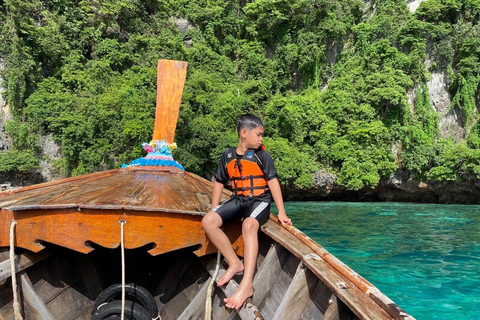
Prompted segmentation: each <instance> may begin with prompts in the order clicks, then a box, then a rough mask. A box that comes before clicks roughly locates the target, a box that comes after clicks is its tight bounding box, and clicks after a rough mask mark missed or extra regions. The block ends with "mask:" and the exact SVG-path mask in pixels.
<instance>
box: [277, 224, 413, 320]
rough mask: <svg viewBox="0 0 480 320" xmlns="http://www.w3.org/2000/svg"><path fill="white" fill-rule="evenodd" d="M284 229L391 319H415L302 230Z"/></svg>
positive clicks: (290, 227)
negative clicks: (360, 291)
mask: <svg viewBox="0 0 480 320" xmlns="http://www.w3.org/2000/svg"><path fill="white" fill-rule="evenodd" d="M270 220H271V222H274V223H276V224H277V225H279V224H280V223H279V221H278V219H277V218H276V217H274V216H273V215H271V217H270ZM283 228H284V230H286V231H288V232H289V233H290V234H292V235H293V236H294V238H296V239H297V240H299V241H301V242H303V243H304V244H306V245H307V247H308V248H309V249H310V250H312V251H313V254H316V255H318V256H319V257H320V258H321V259H322V260H323V261H325V262H326V263H327V264H328V265H329V266H330V267H331V268H332V269H334V270H335V271H336V272H338V273H339V274H341V276H342V277H344V278H346V279H348V281H347V283H351V284H353V285H354V286H356V287H357V288H359V289H360V290H362V291H363V292H364V293H365V294H366V295H367V296H368V297H369V298H370V301H372V302H374V303H375V304H376V305H378V306H379V307H380V308H381V309H383V310H384V311H385V312H387V313H388V314H389V316H390V318H391V319H397V320H413V319H415V318H413V317H412V316H411V315H409V314H408V313H406V312H405V311H404V310H403V309H402V308H401V307H400V306H398V305H397V304H396V303H395V302H393V301H392V300H390V298H388V297H387V296H385V295H384V294H383V293H382V292H381V291H380V290H378V288H376V287H375V286H374V285H372V284H371V283H370V282H368V281H367V280H366V279H364V278H363V277H362V276H360V275H359V274H358V273H356V272H355V271H353V270H352V269H350V268H349V267H348V266H347V265H345V264H344V263H343V262H342V261H340V260H339V259H337V258H336V257H335V256H334V255H332V254H331V253H330V252H328V251H327V250H325V249H324V248H323V247H322V246H320V245H319V244H318V243H316V242H315V241H313V239H311V238H310V237H308V236H307V235H306V234H304V233H303V232H301V231H300V230H298V229H297V228H295V227H293V226H285V227H283ZM311 254H312V253H311ZM311 254H310V255H311ZM342 300H343V301H344V302H345V303H347V304H348V301H345V300H344V299H342Z"/></svg>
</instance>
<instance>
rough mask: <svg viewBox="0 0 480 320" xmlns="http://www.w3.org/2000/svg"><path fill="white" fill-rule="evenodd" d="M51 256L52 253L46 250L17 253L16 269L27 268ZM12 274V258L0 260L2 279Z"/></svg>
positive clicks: (0, 275)
mask: <svg viewBox="0 0 480 320" xmlns="http://www.w3.org/2000/svg"><path fill="white" fill-rule="evenodd" d="M49 256H50V254H49V252H48V251H46V250H43V251H40V252H39V253H33V252H25V253H22V254H19V255H15V259H14V260H15V270H16V272H20V271H22V270H25V269H27V268H28V267H30V266H33V265H34V264H36V263H38V262H40V261H42V260H44V259H45V258H47V257H49ZM11 274H12V270H11V267H10V259H7V260H4V261H2V262H0V281H2V280H4V279H7V278H9V277H10V276H11Z"/></svg>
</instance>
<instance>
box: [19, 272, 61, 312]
mask: <svg viewBox="0 0 480 320" xmlns="http://www.w3.org/2000/svg"><path fill="white" fill-rule="evenodd" d="M20 279H21V280H20V281H21V284H22V293H23V298H24V299H25V301H26V302H27V303H28V304H29V305H30V307H31V308H32V310H33V312H34V313H35V314H36V315H37V316H38V317H39V318H40V319H42V320H55V318H54V317H53V315H52V313H51V312H50V310H49V309H48V308H47V306H46V304H45V303H44V302H43V300H42V299H41V298H40V296H39V295H38V294H37V292H36V291H35V288H34V287H33V284H32V282H31V281H30V279H29V277H28V275H27V273H26V272H25V271H22V272H21V273H20Z"/></svg>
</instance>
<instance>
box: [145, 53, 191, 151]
mask: <svg viewBox="0 0 480 320" xmlns="http://www.w3.org/2000/svg"><path fill="white" fill-rule="evenodd" d="M186 74H187V63H186V62H184V61H173V60H158V66H157V108H156V112H155V125H154V128H153V139H152V140H159V141H160V140H163V139H165V141H166V142H167V143H172V142H173V141H174V138H175V128H176V126H177V118H178V111H179V109H180V102H181V100H182V93H183V85H184V83H185V77H186Z"/></svg>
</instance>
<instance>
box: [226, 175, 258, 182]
mask: <svg viewBox="0 0 480 320" xmlns="http://www.w3.org/2000/svg"><path fill="white" fill-rule="evenodd" d="M261 178H265V176H264V175H257V176H254V175H251V176H241V177H231V178H230V180H232V181H236V180H247V179H261Z"/></svg>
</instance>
